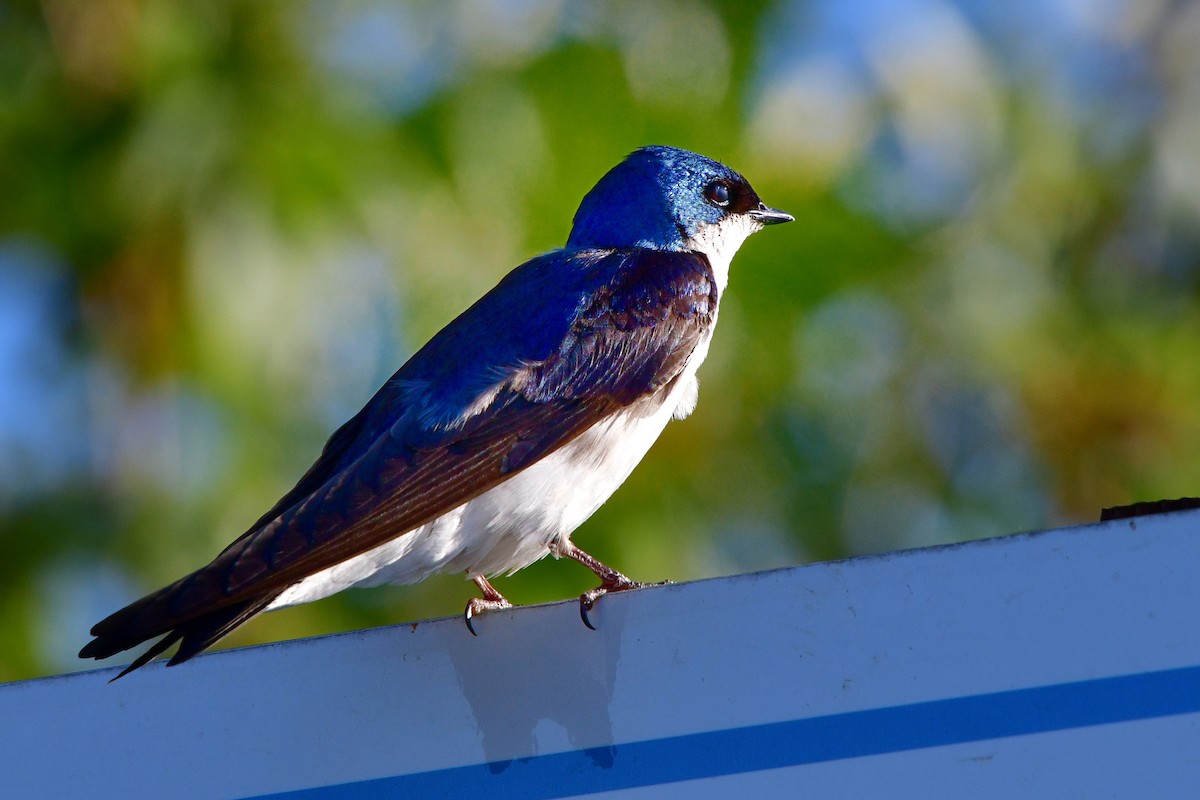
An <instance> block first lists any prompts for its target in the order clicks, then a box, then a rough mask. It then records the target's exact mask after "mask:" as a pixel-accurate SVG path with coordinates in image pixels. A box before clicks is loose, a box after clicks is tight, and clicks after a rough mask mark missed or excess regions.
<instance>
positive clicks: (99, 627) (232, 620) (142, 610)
mask: <svg viewBox="0 0 1200 800" xmlns="http://www.w3.org/2000/svg"><path fill="white" fill-rule="evenodd" d="M170 588H172V587H167V588H166V589H163V590H161V591H159V592H155V593H154V594H152V595H149V596H148V597H144V598H142V599H141V600H138V601H137V602H135V603H132V604H131V605H129V606H126V607H125V608H123V609H121V610H120V611H118V612H117V613H115V614H113V615H112V616H110V617H108V618H106V619H104V620H102V621H101V622H99V623H97V624H96V626H95V627H93V628H92V635H93V636H95V637H96V638H95V639H93V640H92V641H90V642H88V643H87V645H85V646H84V648H83V649H82V650H80V651H79V657H80V658H95V659H101V658H108V657H109V656H112V655H116V654H117V653H120V652H121V651H123V650H128V649H130V648H131V647H136V646H138V645H139V644H141V643H142V642H145V641H148V640H150V639H153V638H154V637H155V636H159V635H163V634H165V635H164V636H163V638H162V639H160V640H159V641H157V642H155V643H154V645H153V646H151V647H150V649H149V650H147V651H146V652H145V653H142V654H141V655H140V656H138V657H137V659H136V660H134V662H133V663H132V664H130V665H129V666H128V667H126V668H125V669H124V670H122V672H121V673H120V674H119V675H117V677H116V678H113V680H116V679H117V678H122V677H124V676H126V675H128V674H129V673H130V672H133V671H134V670H135V669H138V668H140V667H143V666H145V665H146V664H148V663H150V661H151V660H153V659H154V658H155V657H156V656H158V655H159V654H160V653H162V652H163V651H165V650H166V649H167V648H168V647H170V646H171V645H173V644H175V643H176V642H180V645H179V650H178V651H176V653H175V655H174V656H172V657H171V660H170V661H168V662H167V666H174V665H176V664H182V663H183V662H184V661H187V660H188V659H190V658H192V657H193V656H195V655H196V654H197V653H199V652H200V651H201V650H203V649H204V648H206V647H208V646H210V645H212V644H213V643H214V642H216V641H217V640H218V639H220V638H221V637H223V636H224V635H225V634H227V633H229V632H230V631H232V630H233V629H234V628H236V627H237V626H239V625H241V624H242V623H243V622H245V621H246V620H248V619H250V618H251V617H253V616H254V615H255V614H257V613H259V612H260V611H263V610H264V609H266V607H267V606H269V605H270V604H271V601H272V600H274V599H275V598H276V597H278V596H279V592H268V593H267V594H264V595H260V596H258V597H252V598H250V599H248V600H243V601H240V602H237V603H232V604H230V605H227V606H222V607H219V608H216V609H213V610H211V611H206V612H204V613H201V614H199V615H197V616H195V617H192V618H191V619H185V620H182V621H181V620H173V621H172V622H171V623H169V624H165V625H164V624H162V623H152V624H147V623H146V622H145V621H146V620H147V619H155V618H159V614H157V613H155V611H156V609H155V608H154V606H155V605H157V604H162V603H165V602H167V598H169V597H170V592H169V590H170Z"/></svg>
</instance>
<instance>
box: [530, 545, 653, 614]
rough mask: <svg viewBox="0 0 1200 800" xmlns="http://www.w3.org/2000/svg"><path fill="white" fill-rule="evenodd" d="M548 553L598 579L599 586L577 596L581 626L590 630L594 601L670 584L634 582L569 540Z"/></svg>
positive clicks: (551, 548) (552, 546)
mask: <svg viewBox="0 0 1200 800" xmlns="http://www.w3.org/2000/svg"><path fill="white" fill-rule="evenodd" d="M550 552H551V553H552V554H553V555H554V556H555V557H556V558H563V557H565V558H570V559H572V560H574V561H578V562H579V563H580V564H583V565H584V566H585V567H587V568H588V569H590V570H591V571H592V572H594V573H596V577H598V578H599V579H600V585H599V586H597V587H596V588H595V589H589V590H587V591H586V592H584V593H583V594H581V595H579V616H580V618H582V619H583V624H584V625H587V626H588V627H589V628H591V629H592V630H596V626H595V625H593V624H592V621H591V620H590V619H588V612H589V611H591V610H592V609H593V608H595V607H596V601H597V600H599V599H600V598H601V597H603V596H604V595H606V594H609V593H611V592H624V591H627V590H629V589H641V588H642V587H644V586H663V585H665V584H668V583H670V581H663V582H662V583H641V582H640V581H635V580H633V579H632V578H628V577H626V576H624V575H622V574H621V573H619V572H617V571H616V570H615V569H613V568H612V567H610V566H607V565H605V564H601V563H600V562H599V561H597V560H596V558H595V557H594V556H590V555H588V554H587V553H585V552H583V551H582V550H580V549H579V548H578V547H576V546H575V545H574V544H572V543H571V542H570V541H569V540H567V541H563V540H561V539H560V540H556V541H555V542H554V543H553V544H551V545H550Z"/></svg>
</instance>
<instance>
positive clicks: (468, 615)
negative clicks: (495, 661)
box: [463, 603, 479, 637]
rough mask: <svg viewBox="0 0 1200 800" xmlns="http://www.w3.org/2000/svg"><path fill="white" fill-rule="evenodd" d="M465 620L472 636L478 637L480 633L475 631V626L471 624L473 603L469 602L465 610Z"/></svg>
mask: <svg viewBox="0 0 1200 800" xmlns="http://www.w3.org/2000/svg"><path fill="white" fill-rule="evenodd" d="M463 622H465V623H467V630H469V631H470V632H471V635H472V636H476V637H478V636H479V634H478V633H476V632H475V626H474V625H472V624H471V604H470V603H467V610H466V611H464V612H463Z"/></svg>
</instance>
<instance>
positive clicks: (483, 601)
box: [463, 575, 512, 636]
mask: <svg viewBox="0 0 1200 800" xmlns="http://www.w3.org/2000/svg"><path fill="white" fill-rule="evenodd" d="M471 580H473V581H475V585H476V586H478V587H479V591H481V592H483V597H472V598H471V600H470V602H468V603H467V610H466V611H464V612H463V621H465V622H466V623H467V630H469V631H470V632H471V635H472V636H478V635H479V634H477V633H475V626H474V625H472V624H471V617H474V616H477V615H479V614H482V613H484V612H485V611H500V610H502V609H505V608H512V603H510V602H508V601H507V600H505V599H504V595H502V594H500V593H499V592H498V591H496V587H495V586H492V584H491V583H489V582H488V579H487V578H485V577H483V576H482V575H476V576H475V577H474V578H472V579H471Z"/></svg>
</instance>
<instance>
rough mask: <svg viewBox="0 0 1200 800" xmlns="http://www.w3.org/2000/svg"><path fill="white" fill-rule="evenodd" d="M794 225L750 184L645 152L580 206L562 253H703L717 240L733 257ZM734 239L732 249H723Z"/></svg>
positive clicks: (723, 170) (665, 153)
mask: <svg viewBox="0 0 1200 800" xmlns="http://www.w3.org/2000/svg"><path fill="white" fill-rule="evenodd" d="M791 219H792V217H791V216H790V215H788V214H785V213H783V212H782V211H777V210H775V209H773V208H768V207H767V206H766V205H765V204H763V202H762V201H761V200H760V199H759V197H758V193H756V192H755V191H754V189H753V187H751V186H750V184H749V182H747V181H746V179H745V178H743V177H742V176H741V175H739V174H738V173H736V172H734V171H733V170H731V169H730V168H729V167H727V166H725V165H724V164H721V163H719V162H716V161H713V160H712V159H711V158H706V157H705V156H702V155H699V154H698V153H692V152H689V151H687V150H680V149H679V148H676V147H663V146H654V147H643V148H642V149H640V150H635V151H634V152H633V153H631V154H630V155H629V157H628V158H626V159H625V160H624V161H622V162H621V163H620V164H618V165H617V166H615V167H613V168H612V169H611V170H609V171H608V174H606V175H605V176H604V177H603V178H601V179H600V182H599V183H597V184H596V186H595V187H594V188H593V189H592V190H591V191H590V192H588V193H587V196H586V197H584V198H583V202H582V203H580V205H579V210H578V211H577V212H575V226H574V227H573V228H572V229H571V236H570V238H569V239H568V240H567V247H568V248H572V249H574V248H579V249H588V248H615V247H648V248H654V249H658V250H696V251H700V252H706V251H708V250H710V249H711V245H712V243H713V240H714V238H715V239H716V240H719V241H721V242H724V243H725V245H726V246H725V249H729V248H728V245H729V244H732V245H733V247H732V250H736V249H737V246H738V245H740V244H741V243H742V240H744V239H745V237H746V236H748V235H749V234H751V233H753V232H754V231H757V230H760V229H761V228H762V226H763V225H770V224H772V223H777V222H789V221H791ZM735 231H736V232H737V233H739V234H740V235H739V236H738V237H737V238H736V241H729V242H726V240H727V239H729V236H728V234H730V233H733V232H735ZM732 250H730V251H729V252H728V254H727V256H726V257H725V261H726V263H727V262H728V258H730V257H732V255H733V252H732Z"/></svg>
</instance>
